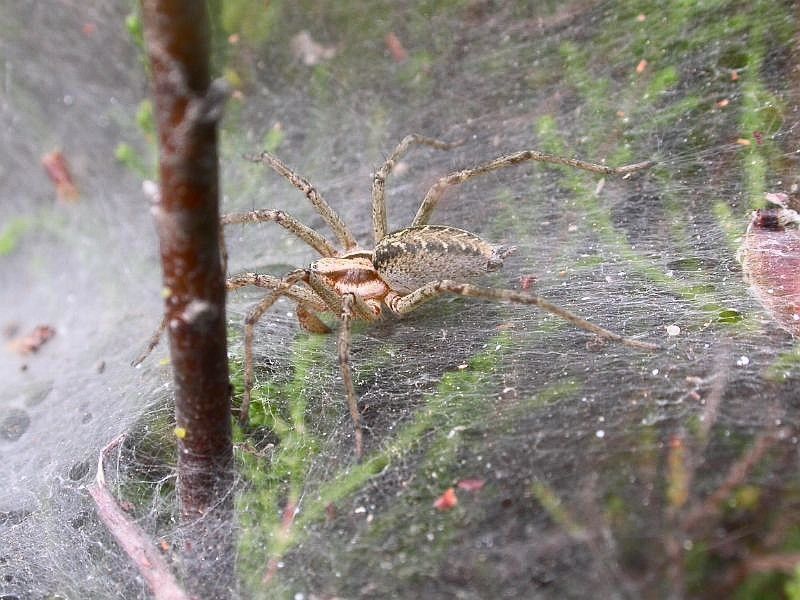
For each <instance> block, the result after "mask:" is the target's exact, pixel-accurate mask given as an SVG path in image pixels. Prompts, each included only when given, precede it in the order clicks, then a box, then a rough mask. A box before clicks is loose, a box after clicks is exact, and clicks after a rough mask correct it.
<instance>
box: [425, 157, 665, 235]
mask: <svg viewBox="0 0 800 600" xmlns="http://www.w3.org/2000/svg"><path fill="white" fill-rule="evenodd" d="M531 160H533V161H538V162H545V163H551V164H556V165H566V166H568V167H574V168H576V169H582V170H584V171H591V172H592V173H601V174H603V175H622V176H625V175H629V174H630V173H635V172H636V171H641V170H643V169H649V168H650V167H652V166H653V165H655V164H656V163H655V162H654V161H652V160H648V161H644V162H639V163H634V164H631V165H625V166H622V167H607V166H606V165H599V164H596V163H590V162H586V161H583V160H578V159H576V158H566V157H563V156H555V155H553V154H545V153H543V152H538V151H537V150H523V151H522V152H515V153H514V154H507V155H505V156H501V157H499V158H495V159H494V160H492V161H489V162H487V163H484V164H482V165H478V166H477V167H473V168H471V169H464V170H462V171H454V172H453V173H450V174H448V175H445V176H444V177H442V178H440V179H439V181H437V182H436V183H434V184H433V185H432V186H431V188H430V189H429V190H428V193H427V194H425V198H424V199H423V200H422V204H420V206H419V209H417V214H416V215H415V216H414V221H413V222H412V223H411V226H412V227H421V226H422V225H426V224H427V223H428V221H429V220H430V218H431V213H432V212H433V209H434V208H436V205H437V204H438V203H439V200H440V199H441V197H442V194H443V193H444V191H445V190H446V189H447V188H448V187H450V186H451V185H458V184H460V183H464V182H465V181H467V180H468V179H472V178H473V177H477V176H478V175H483V174H484V173H491V172H492V171H496V170H498V169H505V168H506V167H513V166H514V165H518V164H520V163H523V162H527V161H531Z"/></svg>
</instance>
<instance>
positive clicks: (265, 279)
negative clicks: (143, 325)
mask: <svg viewBox="0 0 800 600" xmlns="http://www.w3.org/2000/svg"><path fill="white" fill-rule="evenodd" d="M282 282H283V280H282V279H280V278H279V277H275V276H273V275H264V274H262V273H239V274H238V275H234V276H232V277H229V278H228V279H227V280H226V281H225V287H226V289H228V290H235V289H237V288H241V287H245V286H247V285H254V286H257V287H262V288H267V289H271V290H275V289H278V288H280V287H281V286H282ZM283 295H284V296H288V297H289V298H291V299H292V300H294V301H295V302H297V303H298V306H303V307H305V308H306V309H310V310H312V311H319V312H324V311H326V310H328V307H327V305H326V304H325V303H324V302H322V300H321V299H320V298H319V297H318V296H317V295H316V294H314V293H313V292H312V291H310V290H308V289H306V288H303V287H301V286H299V285H293V286H292V287H290V288H288V289H286V290H285V291H284V292H283ZM298 317H300V311H298ZM309 322H312V321H311V320H309ZM301 325H303V323H302V322H301ZM166 328H167V317H166V315H164V317H163V318H162V319H161V323H160V324H159V325H158V327H157V328H156V330H155V331H154V332H153V333H152V335H151V336H150V339H149V340H148V341H147V345H146V346H145V349H144V350H142V352H141V353H140V354H139V355H138V356H137V357H136V358H135V359H134V360H133V361H132V362H131V366H132V367H138V366H139V365H140V364H141V363H143V362H144V359H146V358H147V357H148V356H150V353H151V352H152V351H153V349H154V348H155V347H156V346H158V344H159V342H160V341H161V336H162V335H163V333H164V330H165V329H166ZM315 332H316V330H315Z"/></svg>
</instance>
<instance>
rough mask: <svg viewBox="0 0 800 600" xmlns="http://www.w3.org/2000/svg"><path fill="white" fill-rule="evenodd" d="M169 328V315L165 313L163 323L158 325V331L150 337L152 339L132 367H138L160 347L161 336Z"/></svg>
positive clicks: (162, 318)
mask: <svg viewBox="0 0 800 600" xmlns="http://www.w3.org/2000/svg"><path fill="white" fill-rule="evenodd" d="M166 328H167V313H166V312H165V313H164V316H163V317H161V323H160V324H159V325H158V327H157V328H156V330H155V331H154V332H153V333H152V335H151V336H150V339H149V340H147V346H145V349H144V350H142V352H141V353H140V354H139V356H137V357H136V358H134V359H133V361H132V362H131V366H132V367H138V366H139V365H140V364H142V363H143V362H144V359H145V358H147V357H148V356H150V353H151V352H152V351H153V348H155V347H156V346H158V343H159V342H160V341H161V334H163V333H164V330H165V329H166Z"/></svg>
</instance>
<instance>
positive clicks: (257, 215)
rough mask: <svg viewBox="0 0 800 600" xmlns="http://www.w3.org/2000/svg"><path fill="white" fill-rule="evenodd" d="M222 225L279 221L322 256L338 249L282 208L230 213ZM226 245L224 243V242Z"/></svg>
mask: <svg viewBox="0 0 800 600" xmlns="http://www.w3.org/2000/svg"><path fill="white" fill-rule="evenodd" d="M220 222H221V223H222V225H234V224H236V223H270V222H271V223H277V224H278V225H280V226H281V227H283V228H284V229H286V230H288V231H290V232H292V233H293V234H294V235H296V236H297V237H298V238H300V239H301V240H303V241H304V242H305V243H306V244H308V245H309V246H311V247H312V248H313V249H314V250H316V251H317V252H319V253H320V255H322V256H335V255H336V249H335V248H334V247H333V246H331V244H330V242H328V240H326V239H325V238H324V237H323V236H322V235H320V234H319V233H317V232H316V231H314V230H313V229H311V228H310V227H308V226H307V225H304V224H303V223H301V222H300V221H298V220H297V219H295V218H294V217H293V216H291V215H289V214H287V213H285V212H283V211H282V210H253V211H250V212H246V213H229V214H227V215H222V218H221V220H220ZM223 246H224V244H223Z"/></svg>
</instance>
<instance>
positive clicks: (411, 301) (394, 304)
mask: <svg viewBox="0 0 800 600" xmlns="http://www.w3.org/2000/svg"><path fill="white" fill-rule="evenodd" d="M445 293H448V294H457V295H460V296H468V297H471V298H482V299H484V300H493V301H495V302H513V303H516V304H531V305H533V306H538V307H539V308H541V309H542V310H545V311H547V312H549V313H551V314H554V315H556V316H557V317H561V318H562V319H564V320H565V321H569V322H570V323H572V324H573V325H575V326H576V327H579V328H581V329H583V330H585V331H589V332H591V333H594V334H595V335H597V336H599V337H602V338H606V339H609V340H613V341H615V342H619V343H621V344H624V345H626V346H630V347H631V348H636V349H638V350H648V351H654V350H658V349H659V348H660V346H658V345H657V344H651V343H649V342H642V341H639V340H636V339H633V338H629V337H625V336H622V335H619V334H618V333H614V332H613V331H609V330H608V329H604V328H602V327H599V326H598V325H595V324H594V323H590V322H589V321H587V320H586V319H582V318H581V317H579V316H578V315H576V314H574V313H572V312H570V311H568V310H566V309H564V308H561V307H559V306H556V305H555V304H553V303H551V302H548V301H547V300H545V299H544V298H541V297H539V296H535V295H533V294H526V293H524V292H517V291H515V290H508V289H501V288H487V287H479V286H477V285H472V284H469V283H458V282H456V281H450V280H447V279H445V280H441V281H432V282H430V283H427V284H425V285H424V286H422V287H421V288H418V289H416V290H414V291H413V292H411V293H410V294H408V295H406V296H388V297H387V299H386V303H387V306H389V308H390V309H391V310H392V311H394V312H395V313H397V314H398V315H404V314H407V313H410V312H411V311H413V310H415V309H417V308H419V306H420V305H422V304H423V303H425V302H427V301H428V300H431V299H433V298H435V297H437V296H440V295H442V294H445Z"/></svg>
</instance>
